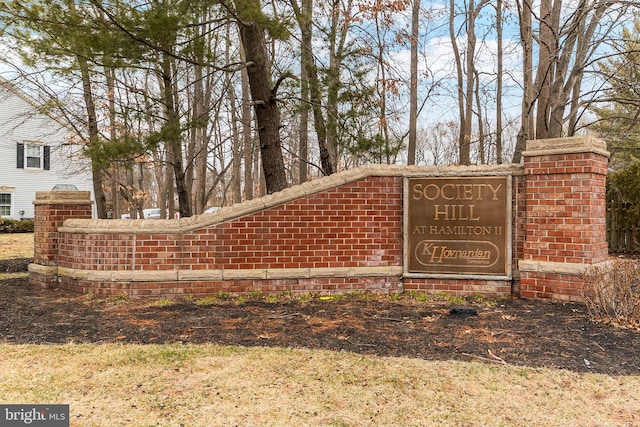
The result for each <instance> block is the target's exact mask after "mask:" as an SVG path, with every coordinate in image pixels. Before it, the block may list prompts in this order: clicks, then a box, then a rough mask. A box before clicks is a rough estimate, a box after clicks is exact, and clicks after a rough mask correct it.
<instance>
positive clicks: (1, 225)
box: [0, 219, 33, 233]
mask: <svg viewBox="0 0 640 427" xmlns="http://www.w3.org/2000/svg"><path fill="white" fill-rule="evenodd" d="M0 233H33V220H32V219H25V220H21V221H18V220H15V219H0Z"/></svg>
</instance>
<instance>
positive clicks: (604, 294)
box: [582, 258, 640, 327]
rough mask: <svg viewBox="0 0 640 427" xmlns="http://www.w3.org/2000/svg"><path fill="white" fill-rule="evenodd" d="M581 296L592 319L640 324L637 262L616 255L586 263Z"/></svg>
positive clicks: (620, 324) (632, 324) (614, 322)
mask: <svg viewBox="0 0 640 427" xmlns="http://www.w3.org/2000/svg"><path fill="white" fill-rule="evenodd" d="M582 277H583V279H584V289H583V297H584V301H585V304H586V305H587V308H588V310H589V314H590V316H591V318H592V320H596V321H603V322H607V323H612V324H616V325H619V326H625V327H638V326H640V262H638V261H637V260H630V259H622V258H621V259H616V260H612V261H608V262H606V263H602V264H598V265H593V266H590V267H588V268H587V269H586V270H585V271H584V273H583V274H582Z"/></svg>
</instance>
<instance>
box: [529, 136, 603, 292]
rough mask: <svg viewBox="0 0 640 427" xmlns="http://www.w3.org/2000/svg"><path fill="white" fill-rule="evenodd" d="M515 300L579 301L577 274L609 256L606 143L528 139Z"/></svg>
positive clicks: (562, 139) (585, 140)
mask: <svg viewBox="0 0 640 427" xmlns="http://www.w3.org/2000/svg"><path fill="white" fill-rule="evenodd" d="M523 158H524V170H525V179H526V185H525V189H526V190H525V191H526V208H525V213H526V215H525V217H526V220H525V224H526V236H525V242H524V252H523V259H522V260H521V261H520V262H519V264H518V265H519V270H520V278H521V280H520V296H521V297H524V298H534V299H553V300H560V301H580V300H581V299H582V298H581V295H582V286H583V283H582V280H581V276H580V275H581V273H582V271H583V270H584V269H585V268H586V267H587V266H588V265H590V264H595V263H598V262H601V261H604V260H605V259H606V258H607V256H608V249H607V237H606V223H605V215H606V198H605V191H606V175H607V165H608V158H609V153H608V152H607V151H606V144H605V142H604V141H601V140H599V139H596V138H592V137H588V136H587V137H572V138H558V139H546V140H536V141H528V142H527V147H526V151H525V152H524V153H523Z"/></svg>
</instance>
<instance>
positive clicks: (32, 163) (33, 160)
mask: <svg viewBox="0 0 640 427" xmlns="http://www.w3.org/2000/svg"><path fill="white" fill-rule="evenodd" d="M24 148H25V157H26V161H27V162H26V164H25V167H27V168H35V169H40V166H41V165H42V161H41V160H42V146H41V145H32V144H27V145H25V147H24Z"/></svg>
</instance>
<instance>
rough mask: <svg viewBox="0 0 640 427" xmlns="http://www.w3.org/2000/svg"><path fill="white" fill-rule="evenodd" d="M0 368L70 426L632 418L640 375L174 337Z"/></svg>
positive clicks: (2, 396) (11, 357) (32, 350)
mask: <svg viewBox="0 0 640 427" xmlns="http://www.w3.org/2000/svg"><path fill="white" fill-rule="evenodd" d="M27 236H29V237H31V238H32V235H0V248H1V249H2V253H1V254H0V256H1V257H4V258H7V257H30V256H32V254H33V242H32V241H29V239H28V238H26V237H27ZM15 239H21V241H22V243H25V245H24V248H19V247H20V246H21V244H20V243H19V242H17V240H15ZM8 242H11V243H8ZM23 251H24V252H23ZM27 253H30V254H31V255H24V254H27ZM19 254H22V255H19ZM0 286H2V282H1V281H0ZM0 315H1V313H0ZM0 366H1V367H2V369H0V401H1V402H2V403H42V404H46V403H67V404H69V405H70V409H71V425H72V426H77V427H89V426H105V427H106V426H109V427H111V426H127V427H129V426H159V427H164V426H196V427H197V426H542V425H544V426H583V427H590V426H594V427H595V426H636V425H640V399H639V398H638V397H639V396H640V394H639V393H640V392H639V391H638V390H640V376H621V377H613V376H606V375H600V374H578V373H575V372H571V371H565V370H552V369H533V368H524V367H514V366H508V365H491V364H483V363H480V362H455V361H446V362H442V361H428V360H420V359H408V358H382V357H373V356H361V355H357V354H352V353H345V352H340V353H337V352H330V351H318V350H297V349H296V350H293V349H286V348H266V347H265V348H262V347H260V348H240V347H223V346H218V345H177V344H176V345H144V346H142V345H114V344H103V345H100V344H93V345H74V344H68V345H62V346H58V345H12V344H7V343H0Z"/></svg>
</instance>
